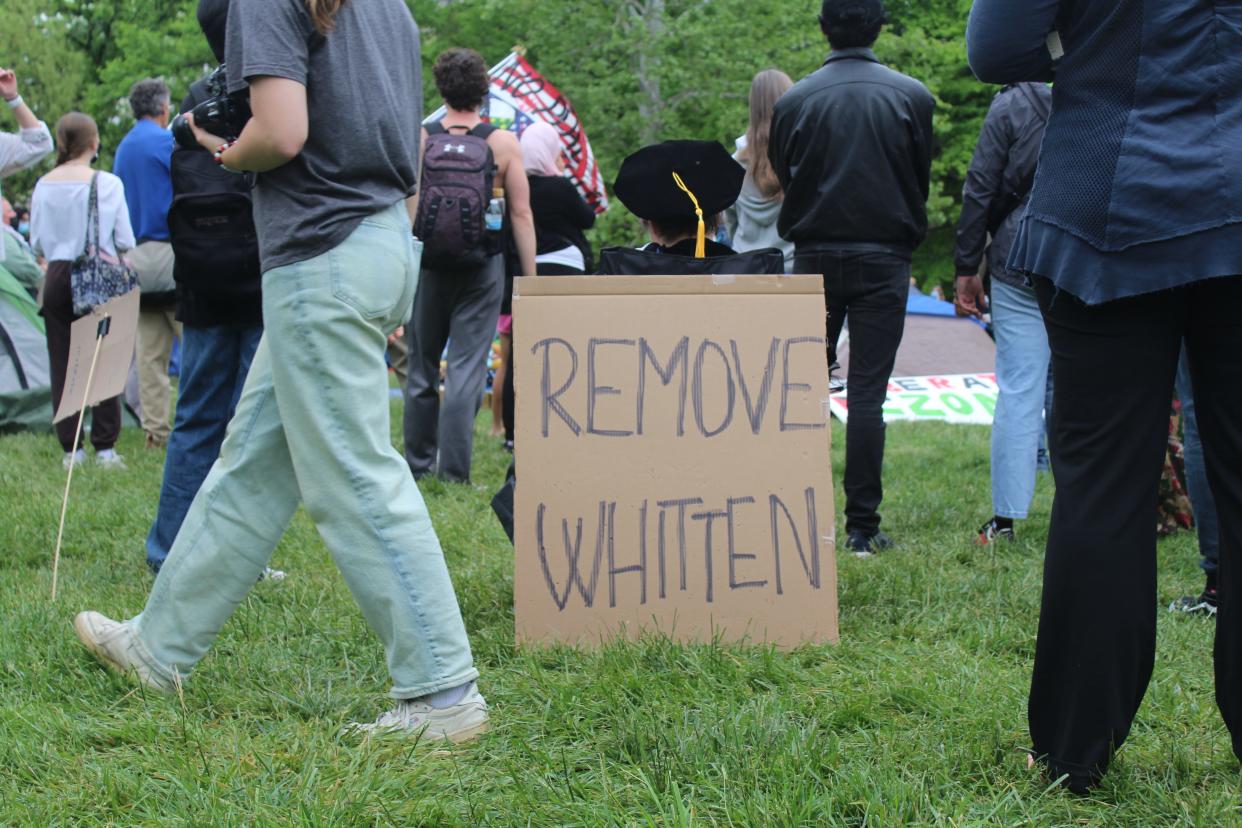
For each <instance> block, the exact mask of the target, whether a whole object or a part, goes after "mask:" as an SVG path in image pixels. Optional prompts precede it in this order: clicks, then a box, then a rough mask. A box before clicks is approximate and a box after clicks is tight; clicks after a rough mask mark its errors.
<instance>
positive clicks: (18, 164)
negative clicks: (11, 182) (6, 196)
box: [0, 121, 52, 178]
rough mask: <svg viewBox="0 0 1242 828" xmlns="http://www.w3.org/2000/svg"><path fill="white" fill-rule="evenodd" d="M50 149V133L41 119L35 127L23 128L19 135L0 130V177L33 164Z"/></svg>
mask: <svg viewBox="0 0 1242 828" xmlns="http://www.w3.org/2000/svg"><path fill="white" fill-rule="evenodd" d="M51 151H52V133H50V132H48V129H47V124H45V123H43V122H42V121H40V122H39V125H38V126H37V127H32V128H31V129H23V130H22V131H21V134H19V135H13V134H11V133H8V132H0V178H8V177H9V176H10V175H12V174H13V173H17V172H21V171H22V170H24V169H26V168H27V167H31V166H34V164H35V162H37V161H38V160H39V159H40V158H42V157H43V156H45V155H47V154H48V153H49V152H51Z"/></svg>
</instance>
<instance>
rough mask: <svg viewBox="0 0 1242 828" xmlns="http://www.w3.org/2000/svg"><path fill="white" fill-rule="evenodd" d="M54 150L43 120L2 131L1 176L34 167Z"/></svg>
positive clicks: (0, 253)
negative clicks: (18, 129) (9, 130)
mask: <svg viewBox="0 0 1242 828" xmlns="http://www.w3.org/2000/svg"><path fill="white" fill-rule="evenodd" d="M51 151H52V133H51V132H49V131H48V128H47V124H45V123H43V122H42V121H40V122H39V125H38V126H37V127H32V128H31V129H23V130H22V131H21V133H20V134H18V135H13V134H12V133H8V132H0V178H7V177H8V176H10V175H13V174H14V173H18V172H21V171H22V170H24V169H26V168H27V167H32V166H34V164H35V163H36V162H38V161H39V159H41V158H42V157H43V156H45V155H47V154H48V153H49V152H51ZM2 261H4V247H3V246H2V245H0V262H2Z"/></svg>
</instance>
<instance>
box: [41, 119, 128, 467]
mask: <svg viewBox="0 0 1242 828" xmlns="http://www.w3.org/2000/svg"><path fill="white" fill-rule="evenodd" d="M56 147H57V153H56V168H55V169H53V170H52V171H51V172H49V173H48V174H47V175H45V176H43V177H42V178H40V179H39V181H38V183H37V184H35V190H34V195H33V196H32V197H31V200H30V240H31V246H32V247H33V249H34V252H35V254H36V255H37V256H39V257H41V258H43V259H45V260H46V261H47V276H46V277H45V279H44V283H43V318H44V320H45V321H46V323H47V355H48V364H49V366H50V367H51V374H52V410H53V411H55V410H56V409H58V408H60V399H61V396H62V395H63V394H64V392H65V381H66V374H67V372H68V369H69V341H70V336H69V334H70V326H72V325H73V323H74V322H75V321H77V320H78V319H80V318H81V317H80V316H79V315H78V314H76V313H74V311H73V290H72V286H71V274H72V270H73V262H74V260H75V259H77V258H78V257H79V256H81V255H82V253H83V251H84V250H85V249H86V248H87V245H88V239H91V238H92V237H94V236H95V231H96V225H97V229H98V237H97V238H94V239H93V240H94V243H95V244H97V245H98V247H99V250H100V252H101V253H103V254H104V255H107V256H113V257H119V256H120V255H121V254H122V253H124V252H126V251H127V250H132V249H133V247H134V231H133V229H132V228H131V227H130V224H129V208H128V207H127V206H126V204H125V185H124V184H122V183H121V179H119V178H117V177H116V176H115V175H112V174H111V173H107V172H99V171H96V170H95V169H94V168H93V167H92V164H94V162H95V159H96V158H98V157H99V129H98V128H97V127H96V126H95V121H94V120H93V119H92V118H91V117H90V116H89V115H83V114H82V113H81V112H70V113H69V114H67V115H65V116H64V117H62V118H61V119H60V121H59V122H57V124H56ZM88 234H89V235H88ZM79 423H80V420H79V418H78V417H68V418H66V419H64V420H61V421H60V422H59V423H56V437H57V438H58V439H59V440H60V445H61V448H63V449H64V451H65V459H64V465H65V468H69V466H70V465H71V464H72V465H81V464H82V463H84V462H86V450H85V449H83V448H79V449H78V450H77V452H76V453H74V450H73V445H74V441H75V438H76V437H77V430H78V425H79ZM120 436H121V401H120V398H119V397H113V398H112V399H109V400H104V401H103V402H101V403H99V404H98V405H96V406H94V407H92V408H91V432H90V439H91V445H92V446H94V448H95V462H96V463H97V464H98V465H100V466H102V467H104V468H110V469H123V468H125V461H124V460H123V459H122V458H121V456H120V455H119V454H117V453H116V441H117V439H118V438H119V437H120ZM79 445H80V444H79Z"/></svg>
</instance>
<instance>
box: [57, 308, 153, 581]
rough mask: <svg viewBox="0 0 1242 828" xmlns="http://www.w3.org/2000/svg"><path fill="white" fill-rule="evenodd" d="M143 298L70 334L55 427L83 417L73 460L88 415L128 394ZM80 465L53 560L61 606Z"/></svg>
mask: <svg viewBox="0 0 1242 828" xmlns="http://www.w3.org/2000/svg"><path fill="white" fill-rule="evenodd" d="M138 295H139V291H137V290H131V291H130V292H129V293H126V294H125V295H124V296H118V297H117V298H115V299H111V300H109V301H108V302H105V303H104V304H102V305H100V306H99V307H97V308H95V309H94V310H93V311H92V312H91V313H90V314H88V315H87V316H84V317H82V318H81V319H79V320H78V321H76V322H74V323H73V325H71V326H70V328H69V364H68V367H67V369H66V373H65V390H64V392H63V393H62V394H61V398H60V407H59V408H58V409H57V410H56V415H55V416H54V417H53V418H52V421H53V422H56V423H59V422H61V421H62V420H66V419H68V418H69V417H72V416H74V415H77V418H78V427H77V431H76V432H75V434H74V437H73V448H72V450H71V452H70V457H74V456H76V455H77V453H78V445H79V441H80V440H81V439H82V421H83V419H84V418H85V417H86V409H87V408H89V407H90V406H92V405H97V404H99V403H101V402H103V401H104V400H108V399H111V398H113V397H115V396H117V395H119V394H120V393H121V392H122V391H124V390H125V380H126V378H127V377H128V376H129V366H130V363H131V362H132V361H133V358H134V341H135V340H136V339H137V335H138ZM76 465H77V464H76V463H73V462H70V463H69V473H68V475H67V477H66V479H65V496H64V499H63V500H62V501H61V504H60V524H59V526H58V527H57V529H56V549H55V551H54V552H53V554H52V600H53V601H55V600H56V586H57V579H58V576H59V574H60V549H61V543H62V542H63V541H64V537H65V515H66V514H67V513H68V511H69V488H70V486H72V485H73V470H74V467H75V466H76Z"/></svg>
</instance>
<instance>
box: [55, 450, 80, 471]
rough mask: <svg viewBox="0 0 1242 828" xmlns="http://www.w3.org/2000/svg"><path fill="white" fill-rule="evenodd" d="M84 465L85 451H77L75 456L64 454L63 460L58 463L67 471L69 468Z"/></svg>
mask: <svg viewBox="0 0 1242 828" xmlns="http://www.w3.org/2000/svg"><path fill="white" fill-rule="evenodd" d="M84 463H86V449H78V450H77V453H76V454H70V453H69V452H65V459H64V460H62V461H61V462H60V465H61V468H63V469H64V470H65V471H69V467H70V466H81V465H83V464H84Z"/></svg>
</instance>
